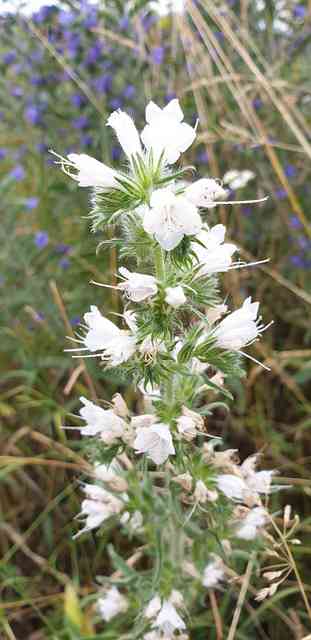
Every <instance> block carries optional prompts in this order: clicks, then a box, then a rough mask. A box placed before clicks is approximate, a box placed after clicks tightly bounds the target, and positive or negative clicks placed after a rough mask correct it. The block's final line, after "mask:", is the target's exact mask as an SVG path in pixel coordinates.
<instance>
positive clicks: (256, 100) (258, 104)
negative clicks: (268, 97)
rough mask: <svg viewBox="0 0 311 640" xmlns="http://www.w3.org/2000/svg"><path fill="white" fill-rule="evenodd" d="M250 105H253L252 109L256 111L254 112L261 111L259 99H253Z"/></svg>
mask: <svg viewBox="0 0 311 640" xmlns="http://www.w3.org/2000/svg"><path fill="white" fill-rule="evenodd" d="M252 104H253V107H254V109H256V111H257V110H258V109H261V107H262V100H261V99H260V98H255V99H254V100H253V103H252Z"/></svg>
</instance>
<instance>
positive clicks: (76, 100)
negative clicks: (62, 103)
mask: <svg viewBox="0 0 311 640" xmlns="http://www.w3.org/2000/svg"><path fill="white" fill-rule="evenodd" d="M70 101H71V104H72V105H73V106H74V107H77V109H80V108H81V107H83V106H84V105H85V104H86V103H87V99H86V97H85V96H83V95H81V93H74V94H73V95H72V96H71V97H70Z"/></svg>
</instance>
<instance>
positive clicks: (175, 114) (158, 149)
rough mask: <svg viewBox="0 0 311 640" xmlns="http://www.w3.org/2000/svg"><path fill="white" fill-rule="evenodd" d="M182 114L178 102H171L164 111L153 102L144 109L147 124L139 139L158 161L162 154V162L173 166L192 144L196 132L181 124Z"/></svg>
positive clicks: (183, 123) (187, 125)
mask: <svg viewBox="0 0 311 640" xmlns="http://www.w3.org/2000/svg"><path fill="white" fill-rule="evenodd" d="M183 117H184V115H183V112H182V110H181V108H180V105H179V102H178V100H176V99H174V100H171V101H170V102H169V103H168V104H167V105H166V107H164V109H160V107H158V106H157V105H156V104H155V103H154V102H149V104H148V105H147V107H146V121H147V124H146V126H145V128H144V129H143V131H142V134H141V139H142V141H143V143H144V145H145V147H146V149H148V150H152V152H153V154H154V156H155V159H156V160H158V159H159V158H160V156H161V154H162V153H163V154H164V161H165V162H167V163H168V164H173V163H174V162H176V160H178V158H179V156H180V154H181V153H183V152H184V151H186V150H187V149H188V147H190V145H191V144H192V143H193V141H194V139H195V137H196V132H195V129H193V128H192V127H190V125H189V124H186V123H185V122H182V120H183Z"/></svg>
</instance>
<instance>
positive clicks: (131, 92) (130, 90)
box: [123, 84, 136, 100]
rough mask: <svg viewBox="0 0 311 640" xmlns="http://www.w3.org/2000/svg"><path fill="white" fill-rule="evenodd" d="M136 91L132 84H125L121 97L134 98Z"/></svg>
mask: <svg viewBox="0 0 311 640" xmlns="http://www.w3.org/2000/svg"><path fill="white" fill-rule="evenodd" d="M135 93H136V89H135V87H134V85H133V84H128V85H126V87H125V89H124V90H123V97H124V98H125V99H126V100H131V98H134V96H135Z"/></svg>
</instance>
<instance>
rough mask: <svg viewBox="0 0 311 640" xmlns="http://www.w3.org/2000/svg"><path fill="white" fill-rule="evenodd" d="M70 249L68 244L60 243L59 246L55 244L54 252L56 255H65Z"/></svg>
mask: <svg viewBox="0 0 311 640" xmlns="http://www.w3.org/2000/svg"><path fill="white" fill-rule="evenodd" d="M71 249H72V247H71V245H70V244H64V243H63V242H60V244H57V245H56V247H55V251H56V253H59V254H60V255H64V256H65V255H66V254H67V253H70V251H71Z"/></svg>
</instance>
